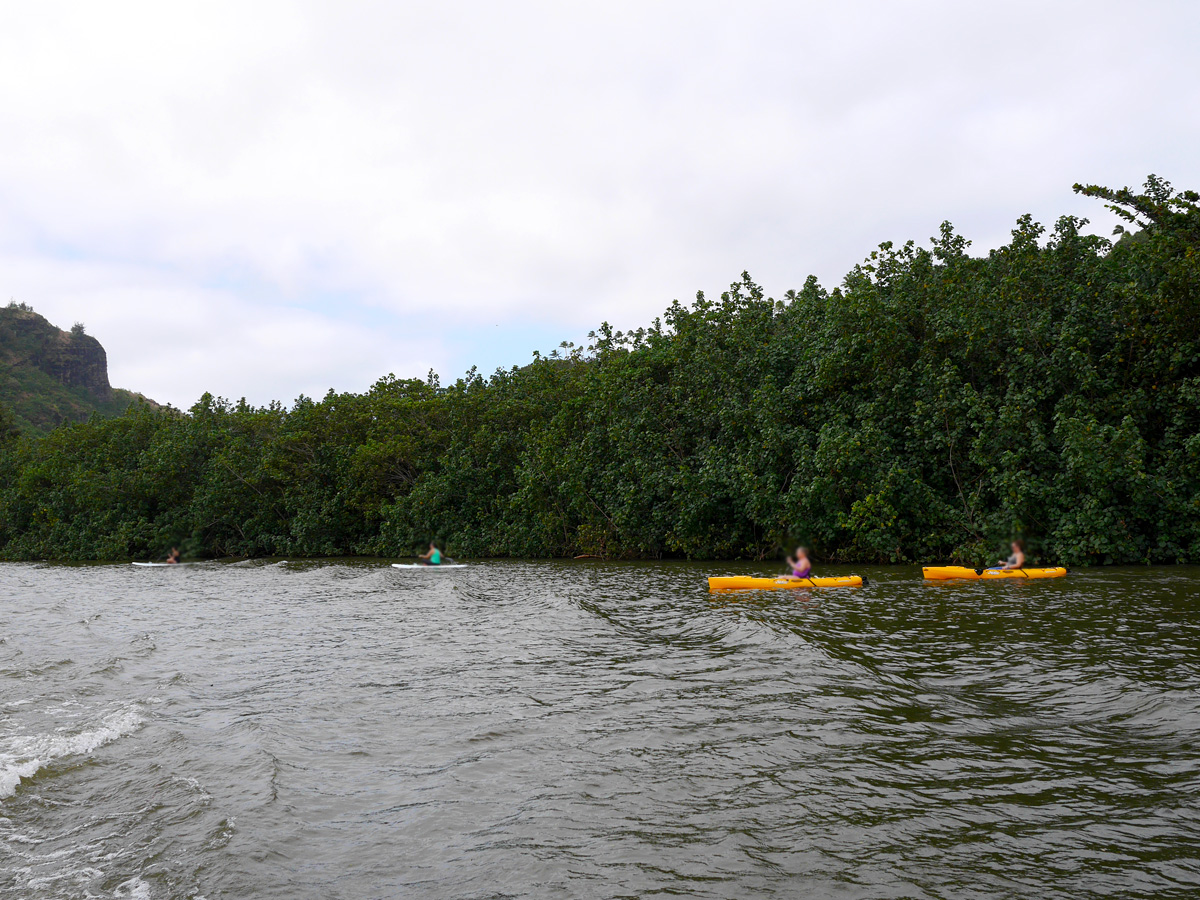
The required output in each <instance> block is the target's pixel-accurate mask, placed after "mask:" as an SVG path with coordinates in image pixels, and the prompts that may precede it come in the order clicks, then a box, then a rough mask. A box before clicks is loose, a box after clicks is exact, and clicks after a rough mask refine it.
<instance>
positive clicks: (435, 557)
mask: <svg viewBox="0 0 1200 900" xmlns="http://www.w3.org/2000/svg"><path fill="white" fill-rule="evenodd" d="M417 559H419V560H421V561H422V562H421V565H423V566H440V565H441V564H442V551H441V550H439V549H438V548H437V547H435V546H434V544H433V541H430V542H429V552H428V553H422V554H421V555H420V556H418V557H417Z"/></svg>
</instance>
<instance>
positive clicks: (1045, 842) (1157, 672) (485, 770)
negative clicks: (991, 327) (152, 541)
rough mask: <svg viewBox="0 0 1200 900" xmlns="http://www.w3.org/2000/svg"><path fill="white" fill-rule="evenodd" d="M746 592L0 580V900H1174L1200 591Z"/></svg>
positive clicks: (402, 579)
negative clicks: (647, 899) (661, 899)
mask: <svg viewBox="0 0 1200 900" xmlns="http://www.w3.org/2000/svg"><path fill="white" fill-rule="evenodd" d="M751 568H752V567H748V566H743V567H738V566H732V567H731V566H728V565H724V566H711V565H710V566H703V565H697V564H684V563H665V564H614V563H602V562H591V561H589V562H586V563H519V562H496V563H484V564H480V565H478V566H476V567H473V568H470V569H464V570H458V571H454V572H450V571H446V572H425V571H398V570H394V569H391V568H389V567H387V566H386V565H385V564H384V563H383V562H382V561H359V562H354V563H345V562H321V563H302V564H296V563H241V564H233V565H223V564H216V563H213V564H205V565H200V566H194V567H189V568H187V569H185V570H173V569H134V568H133V567H129V566H119V567H118V566H94V567H65V566H39V565H6V566H0V604H2V606H0V609H3V617H2V623H0V896H5V897H8V896H19V897H28V898H59V897H61V898H68V897H69V898H76V897H136V898H160V897H161V898H175V897H190V898H200V897H203V898H205V900H217V898H242V897H251V896H252V897H256V898H258V897H280V898H283V897H287V898H292V897H314V898H317V897H320V898H366V897H439V898H441V897H481V898H482V897H567V896H570V897H644V896H647V895H653V894H656V893H665V894H678V895H684V896H699V897H721V898H724V897H732V896H737V897H795V896H817V897H821V896H831V897H986V898H991V897H996V898H999V897H1018V896H1020V897H1026V896H1027V897H1050V898H1053V897H1061V898H1067V897H1070V898H1078V897H1102V896H1103V897H1111V896H1124V897H1138V896H1145V897H1150V896H1168V895H1171V894H1175V895H1183V894H1184V893H1187V892H1189V891H1194V890H1195V889H1196V885H1197V882H1198V881H1200V864H1198V863H1197V860H1196V853H1195V848H1196V847H1197V846H1200V796H1198V795H1200V746H1198V735H1200V672H1198V665H1200V616H1198V614H1197V609H1198V605H1197V599H1198V597H1200V570H1196V569H1182V568H1177V569H1137V570H1133V569H1127V570H1099V571H1085V572H1080V573H1073V574H1072V575H1070V576H1069V577H1068V578H1065V579H1060V580H1056V581H1039V582H1019V581H1014V582H1003V583H1000V582H987V583H984V582H964V583H931V584H926V583H924V582H922V581H921V580H920V570H919V569H916V568H912V569H878V570H871V569H862V568H859V569H856V571H857V572H859V573H860V574H867V575H869V576H870V578H871V583H870V585H869V586H868V587H865V588H861V589H841V590H817V589H813V590H799V591H785V592H769V593H747V594H732V595H731V594H720V595H714V594H709V593H708V592H707V589H706V582H705V576H706V575H707V574H711V573H715V572H717V571H730V572H732V571H740V572H745V573H749V572H750V571H751ZM755 571H756V573H759V572H761V573H765V570H762V569H758V570H755ZM823 574H824V573H823Z"/></svg>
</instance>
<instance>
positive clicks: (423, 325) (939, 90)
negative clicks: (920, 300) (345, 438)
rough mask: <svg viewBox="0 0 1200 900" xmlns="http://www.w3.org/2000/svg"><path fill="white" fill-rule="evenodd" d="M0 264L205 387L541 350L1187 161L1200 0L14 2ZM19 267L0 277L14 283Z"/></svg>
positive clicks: (128, 380)
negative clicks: (677, 304)
mask: <svg viewBox="0 0 1200 900" xmlns="http://www.w3.org/2000/svg"><path fill="white" fill-rule="evenodd" d="M3 21H4V25H3V28H0V85H2V88H0V291H3V294H4V295H7V296H5V297H4V298H3V299H4V301H5V302H7V298H8V297H12V298H15V299H17V300H19V301H22V302H26V303H29V304H30V305H32V306H33V307H34V308H35V309H36V310H38V311H39V312H41V313H42V314H43V315H45V316H46V317H47V318H49V319H50V320H51V321H52V322H54V323H55V324H57V325H59V326H60V327H64V328H68V327H70V326H71V324H72V323H73V322H75V321H82V322H84V323H85V324H86V326H87V328H88V331H89V333H91V334H93V335H95V336H96V337H98V338H99V339H100V341H101V342H102V343H103V344H104V346H105V347H106V348H107V350H108V358H109V372H110V377H111V380H112V382H113V384H114V385H116V386H119V387H127V388H131V389H134V390H138V391H141V392H143V393H145V394H147V395H148V396H150V397H153V398H155V399H157V400H159V401H161V402H170V403H173V404H175V405H176V406H180V407H187V406H190V405H191V404H192V403H193V402H194V401H195V400H196V398H197V397H199V395H200V394H201V393H202V392H204V391H206V390H208V391H212V392H213V393H215V394H220V395H224V396H228V397H231V398H235V399H236V398H238V397H241V396H245V397H246V398H247V399H249V400H250V401H251V402H254V403H265V402H267V401H269V400H272V399H279V400H283V401H285V402H290V401H291V400H293V399H294V398H295V397H296V396H297V395H298V394H301V393H305V394H309V395H315V396H320V395H322V394H324V392H325V391H326V390H327V389H328V388H330V387H332V388H335V389H337V390H353V391H361V390H365V389H366V388H368V387H369V386H370V384H371V383H372V382H373V381H374V380H375V379H376V378H378V377H380V376H382V375H385V374H387V373H389V372H393V373H395V374H396V375H398V376H402V377H424V375H425V373H426V372H427V371H428V370H429V369H430V368H433V369H435V370H437V371H438V372H439V373H440V374H441V376H442V378H443V381H449V380H453V379H454V378H456V377H458V376H459V375H461V374H462V373H463V372H464V371H465V370H466V369H467V368H469V367H470V366H471V365H478V366H479V368H480V369H481V370H483V371H484V372H490V371H492V370H494V369H495V368H496V367H497V366H509V365H514V364H516V365H523V364H524V363H526V362H528V360H529V359H530V357H531V354H532V352H533V351H534V350H542V351H547V350H549V349H551V348H553V347H555V346H556V345H557V344H558V343H559V341H560V340H564V339H570V340H580V339H581V338H583V336H584V335H586V333H587V332H588V331H589V330H591V329H592V328H594V327H595V326H596V325H598V324H599V323H600V322H601V321H605V320H607V321H610V322H612V323H613V325H614V326H616V327H619V328H627V327H635V326H638V325H644V324H648V323H649V322H650V320H652V319H653V318H654V317H655V316H657V315H659V314H661V313H662V311H663V310H664V309H665V308H666V306H667V305H668V304H669V303H670V302H671V300H672V299H674V298H679V299H681V300H690V299H691V298H692V297H693V296H694V294H695V292H696V291H697V290H704V291H707V292H713V293H718V292H720V290H722V289H723V288H724V287H725V286H727V285H728V283H729V282H730V281H732V280H735V279H736V278H737V277H738V275H739V273H741V272H742V270H744V269H747V270H749V271H750V273H751V274H752V275H753V276H754V277H755V278H756V279H757V280H758V281H759V283H760V284H762V285H763V286H764V287H765V288H766V289H767V291H768V293H770V294H772V295H774V296H779V295H781V294H783V293H784V292H785V291H786V290H787V289H788V288H793V287H799V286H800V285H801V284H802V283H803V281H804V279H805V277H806V276H808V275H809V274H810V273H811V274H816V275H817V276H818V277H819V278H820V279H821V281H822V282H823V283H825V284H826V285H827V286H828V287H832V286H834V285H836V284H837V283H838V282H839V281H840V280H841V278H842V276H843V275H844V274H845V273H846V271H847V270H848V269H849V268H850V267H851V266H853V265H854V264H855V263H856V262H859V261H861V260H862V258H863V257H864V256H866V255H867V254H868V253H869V252H870V251H871V249H872V248H873V247H875V246H876V245H877V244H879V243H880V242H881V241H885V240H894V241H896V242H902V241H904V240H907V239H910V238H911V239H915V240H917V241H919V242H921V243H927V242H928V239H929V237H930V236H931V235H934V234H936V233H937V229H938V225H939V223H940V222H942V221H943V220H945V219H949V220H950V221H952V222H953V223H954V225H955V227H956V228H957V230H958V231H959V232H960V233H961V234H964V235H965V236H966V237H967V238H969V239H970V240H971V241H972V242H973V244H972V250H973V252H977V253H986V251H987V250H988V249H990V248H992V247H995V246H998V245H1000V244H1002V243H1003V242H1004V241H1005V240H1006V238H1007V235H1008V232H1009V231H1010V229H1011V228H1012V226H1013V223H1014V221H1015V220H1016V218H1017V217H1018V216H1019V215H1021V214H1022V213H1026V212H1029V213H1032V214H1033V215H1034V216H1035V217H1036V218H1038V219H1039V220H1041V221H1043V222H1045V223H1046V224H1047V225H1051V224H1052V223H1053V222H1054V220H1055V219H1056V218H1057V217H1058V216H1059V215H1062V214H1064V213H1072V214H1076V215H1083V216H1087V217H1089V218H1091V219H1092V221H1093V223H1094V229H1093V230H1096V231H1098V232H1100V233H1104V234H1108V233H1109V232H1110V231H1111V230H1112V218H1111V217H1110V216H1109V215H1107V214H1106V213H1105V211H1104V209H1103V207H1102V206H1101V205H1100V204H1098V203H1097V202H1095V201H1091V200H1087V199H1085V198H1079V197H1076V196H1075V195H1073V194H1072V192H1071V185H1072V184H1073V183H1074V182H1076V181H1082V182H1094V183H1100V184H1107V185H1110V186H1114V187H1120V186H1123V185H1132V186H1137V185H1140V184H1141V183H1142V182H1143V181H1144V179H1145V176H1146V175H1147V174H1149V173H1151V172H1153V173H1156V174H1158V175H1161V176H1163V177H1165V178H1167V179H1168V180H1170V181H1172V182H1173V183H1174V184H1175V185H1176V187H1178V188H1181V189H1182V188H1196V189H1200V52H1198V50H1197V48H1198V47H1200V3H1197V2H1194V0H1183V2H1153V0H1150V2H1145V0H1139V2H1130V0H1122V2H1117V3H1109V2H1097V0H1090V2H1078V3H1074V2H1072V3H1068V2H1053V0H1041V2H1031V3H1013V2H992V3H964V2H962V0H957V2H923V3H922V2H900V0H891V2H845V3H840V4H836V5H835V4H832V3H827V2H821V3H816V2H810V3H805V2H786V3H784V2H779V3H753V2H739V3H703V2H695V0H691V2H686V3H654V2H646V0H640V2H633V3H623V2H614V0H606V2H603V3H562V2H559V3H545V4H540V3H525V2H508V3H496V2H487V3H450V2H430V3H403V2H380V3H347V2H295V3H286V2H266V0H254V2H245V0H239V2H231V3H222V2H215V0H204V2H200V3H185V2H178V0H172V2H169V3H164V2H161V0H155V2H149V3H121V2H105V3H96V2H88V3H78V4H76V3H53V2H39V3H23V4H17V3H14V2H4V20H3ZM0 296H2V295H0Z"/></svg>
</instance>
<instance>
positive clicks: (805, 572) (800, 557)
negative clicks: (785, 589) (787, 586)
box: [787, 547, 812, 578]
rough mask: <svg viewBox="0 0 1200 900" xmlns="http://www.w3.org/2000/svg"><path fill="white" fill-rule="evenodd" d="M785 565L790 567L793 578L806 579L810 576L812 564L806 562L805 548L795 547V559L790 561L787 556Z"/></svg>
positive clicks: (806, 551) (806, 549)
mask: <svg viewBox="0 0 1200 900" xmlns="http://www.w3.org/2000/svg"><path fill="white" fill-rule="evenodd" d="M787 564H788V566H790V567H791V570H792V577H793V578H807V577H808V576H810V575H811V574H812V563H811V562H809V561H808V548H807V547H797V548H796V558H795V559H792V558H791V557H790V556H789V557H788V561H787Z"/></svg>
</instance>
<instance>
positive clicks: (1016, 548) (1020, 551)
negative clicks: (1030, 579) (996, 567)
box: [1000, 541, 1025, 569]
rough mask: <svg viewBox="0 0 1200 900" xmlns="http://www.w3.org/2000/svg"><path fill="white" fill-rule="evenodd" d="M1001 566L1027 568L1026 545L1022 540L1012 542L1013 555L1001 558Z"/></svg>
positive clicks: (1005, 567)
mask: <svg viewBox="0 0 1200 900" xmlns="http://www.w3.org/2000/svg"><path fill="white" fill-rule="evenodd" d="M1000 563H1001V568H1004V569H1023V568H1025V545H1024V544H1023V543H1022V542H1021V541H1013V542H1012V556H1010V557H1009V558H1008V559H1007V560H1001V561H1000Z"/></svg>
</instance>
